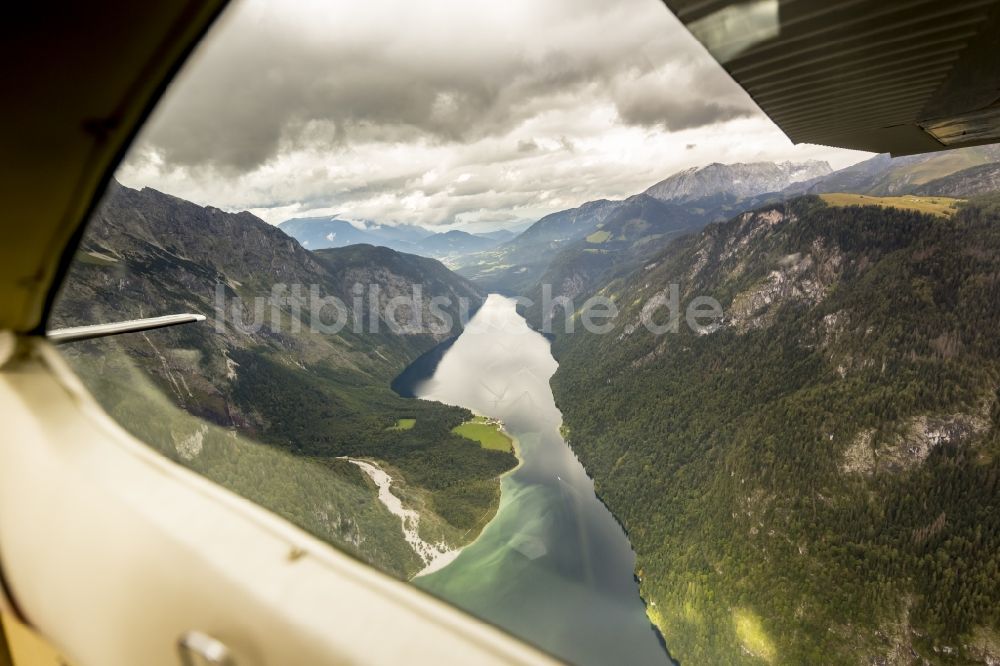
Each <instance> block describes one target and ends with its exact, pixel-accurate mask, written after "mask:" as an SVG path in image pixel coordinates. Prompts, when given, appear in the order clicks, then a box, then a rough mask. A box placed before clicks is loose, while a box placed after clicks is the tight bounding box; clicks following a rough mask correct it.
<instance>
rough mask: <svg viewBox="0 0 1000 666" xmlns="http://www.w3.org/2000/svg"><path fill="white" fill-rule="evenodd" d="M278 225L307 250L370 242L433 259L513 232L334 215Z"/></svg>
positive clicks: (500, 239) (483, 247) (472, 250)
mask: <svg viewBox="0 0 1000 666" xmlns="http://www.w3.org/2000/svg"><path fill="white" fill-rule="evenodd" d="M278 228H279V229H281V230H282V231H284V232H285V233H286V234H288V235H289V236H291V237H292V238H294V239H295V240H297V241H299V243H300V244H301V245H302V247H304V248H306V249H309V250H322V249H325V248H332V247H347V246H350V245H374V246H378V247H388V248H391V249H393V250H398V251H400V252H408V253H410V254H418V255H421V256H424V257H432V258H434V259H453V258H455V257H460V256H463V255H466V254H472V253H475V252H482V251H483V250H488V249H490V248H492V247H495V246H496V245H498V244H499V243H502V242H504V241H508V240H510V239H512V238H514V237H515V236H516V234H515V233H514V232H512V231H508V230H506V229H500V230H498V231H491V232H488V233H484V234H470V233H468V232H466V231H461V230H458V229H456V230H453V231H443V232H440V233H431V232H429V231H427V230H426V229H424V228H423V227H418V226H415V225H406V224H401V225H388V224H386V225H377V224H367V225H365V226H364V228H363V229H362V228H359V226H358V225H357V224H355V223H352V222H348V221H347V220H341V219H338V218H337V217H336V216H333V217H298V218H293V219H291V220H285V221H284V222H282V223H281V224H279V225H278Z"/></svg>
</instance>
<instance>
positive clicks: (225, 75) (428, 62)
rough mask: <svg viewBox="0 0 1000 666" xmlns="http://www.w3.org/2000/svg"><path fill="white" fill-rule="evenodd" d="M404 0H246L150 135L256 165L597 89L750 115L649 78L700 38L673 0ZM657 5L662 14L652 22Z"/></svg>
mask: <svg viewBox="0 0 1000 666" xmlns="http://www.w3.org/2000/svg"><path fill="white" fill-rule="evenodd" d="M400 4H401V3H395V4H393V5H386V3H384V2H373V3H366V4H361V3H340V2H334V3H330V4H328V5H326V6H324V8H323V10H322V11H317V10H316V9H315V8H310V7H311V6H310V5H305V9H301V11H299V13H296V10H295V9H294V8H292V9H289V6H286V5H284V4H281V5H280V7H277V6H269V5H267V4H262V3H255V2H253V0H250V1H249V2H247V3H245V4H241V5H237V6H235V7H234V8H233V9H232V10H230V13H229V14H228V15H227V16H226V17H225V18H224V20H223V23H222V25H221V26H220V27H219V28H218V29H217V33H219V37H218V38H217V39H213V38H212V36H210V38H209V39H208V40H207V42H206V45H205V47H204V48H203V49H201V50H200V51H199V53H198V54H197V55H196V57H195V59H194V60H193V62H192V64H191V65H190V66H189V67H188V68H187V70H186V71H185V72H184V74H183V75H182V77H181V78H180V80H179V82H178V83H177V84H176V85H175V86H174V88H173V89H172V90H171V94H170V95H169V96H168V97H167V99H166V101H165V102H164V104H163V107H162V108H161V109H160V110H159V111H158V113H157V114H156V115H155V117H154V119H153V121H152V123H151V125H150V127H149V129H148V131H147V132H146V133H145V135H144V136H143V139H144V141H145V142H146V145H148V146H150V147H153V148H155V149H156V150H157V151H158V153H159V154H160V156H161V157H162V158H163V159H164V160H165V161H166V162H167V163H168V164H171V165H176V166H194V165H212V166H214V167H217V168H219V169H222V170H226V171H230V172H236V173H240V172H246V171H250V170H253V169H255V168H257V167H259V166H260V165H261V164H263V163H265V162H267V161H268V160H269V159H271V158H273V157H275V156H276V155H278V154H279V153H281V152H282V151H287V150H292V149H295V148H299V147H302V146H303V145H309V146H311V147H313V148H326V149H329V150H337V149H339V148H342V147H343V146H346V145H350V144H351V143H354V142H359V141H373V140H374V141H399V142H412V141H417V140H431V141H441V142H449V141H455V142H461V141H473V140H476V139H478V138H481V137H484V136H493V135H500V134H502V133H504V132H505V131H508V130H509V129H511V128H512V127H514V126H516V125H517V124H518V123H520V122H522V121H523V120H525V119H526V118H528V117H531V116H532V115H533V114H534V113H536V112H537V111H538V110H539V108H541V107H546V106H551V105H552V104H559V103H564V104H566V103H573V100H572V99H571V98H572V97H573V96H574V95H576V94H579V93H580V92H581V91H584V90H590V91H591V93H592V94H593V91H601V90H608V91H618V92H617V93H615V96H616V99H615V100H614V103H615V104H616V105H617V107H618V109H619V114H620V116H621V119H622V120H623V121H624V122H626V123H632V124H642V125H652V124H657V123H660V124H663V125H664V126H665V127H669V128H671V129H684V128H690V127H695V126H698V125H699V124H706V123H712V122H716V121H718V120H726V119H729V118H733V117H737V116H738V115H740V114H741V111H740V110H739V109H738V108H737V107H733V106H731V105H726V104H719V103H717V102H713V101H711V100H705V99H700V98H699V97H698V95H697V94H695V92H694V91H688V94H685V95H684V97H683V98H680V99H679V98H676V97H673V98H665V95H667V94H672V95H676V88H675V89H674V90H673V91H669V90H665V89H662V88H661V87H659V86H656V87H650V86H647V87H646V88H643V81H644V80H645V79H647V78H648V77H650V76H653V75H655V73H656V72H657V71H658V70H659V69H660V68H662V67H663V66H664V63H669V62H674V61H677V62H681V61H685V60H686V59H687V58H688V57H689V53H690V52H691V49H692V41H691V40H690V38H689V37H688V36H687V35H686V34H685V33H683V32H682V31H681V29H679V28H678V26H677V25H676V22H675V21H674V20H673V19H672V17H669V16H668V15H667V13H666V9H665V8H663V6H662V5H660V4H659V3H658V2H657V0H627V1H625V2H619V3H605V2H599V1H596V0H587V1H585V2H580V1H578V0H577V1H574V0H555V1H550V2H546V3H542V5H539V4H538V3H536V2H534V0H531V1H528V0H520V1H518V0H514V1H512V2H508V3H499V4H498V3H491V4H490V5H482V4H479V3H467V2H458V1H456V0H443V1H442V2H437V3H431V4H426V5H423V4H422V3H416V4H418V5H421V6H422V7H424V9H423V10H421V9H420V8H419V7H417V8H410V9H409V10H407V11H409V13H408V14H406V15H405V16H400V15H399V14H400V12H401V11H402V10H401V9H400ZM411 4H413V3H411ZM470 5H475V6H474V7H471V6H470ZM389 9H394V10H395V11H392V12H390V11H388V10H389ZM380 12H381V13H380ZM651 12H656V13H657V14H658V15H662V18H663V21H662V23H660V24H658V25H657V24H655V22H654V24H652V25H650V21H649V20H648V16H649V15H650V13H651ZM651 80H652V81H653V82H654V83H657V84H662V83H663V82H662V81H661V80H658V79H651ZM560 96H562V101H560ZM567 98H569V99H567ZM526 141H528V140H526ZM524 145H525V146H527V145H528V144H527V143H524Z"/></svg>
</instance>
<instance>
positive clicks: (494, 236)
mask: <svg viewBox="0 0 1000 666" xmlns="http://www.w3.org/2000/svg"><path fill="white" fill-rule="evenodd" d="M529 226H530V225H529ZM522 231H523V230H522ZM519 233H520V231H511V230H510V229H497V230H496V231H487V232H485V233H477V234H474V235H476V236H480V237H482V238H489V239H491V240H495V241H497V242H499V243H503V242H506V241H509V240H510V239H512V238H513V237H514V236H516V235H518V234H519Z"/></svg>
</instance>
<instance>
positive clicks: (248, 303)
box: [52, 184, 516, 576]
mask: <svg viewBox="0 0 1000 666" xmlns="http://www.w3.org/2000/svg"><path fill="white" fill-rule="evenodd" d="M355 284H361V285H362V286H363V287H365V292H366V293H365V297H366V299H367V300H366V301H365V306H364V307H363V308H361V310H360V314H359V315H358V316H359V317H360V320H359V321H355V316H356V315H355V311H354V310H353V309H352V307H351V306H352V299H353V297H354V285H355ZM415 284H417V285H421V286H422V288H423V293H422V295H421V298H422V300H423V301H424V303H425V304H426V302H427V301H428V300H429V299H431V298H434V297H435V296H446V297H449V298H451V299H452V305H451V306H448V307H447V308H445V310H447V312H448V313H449V315H450V316H451V317H452V319H453V323H454V325H453V328H452V329H451V330H449V331H433V330H430V329H429V328H427V329H421V330H414V331H412V332H408V331H403V332H397V331H393V330H392V329H391V327H390V326H389V325H388V324H387V323H386V322H385V321H381V320H380V319H379V317H380V314H379V313H380V312H384V309H383V308H382V307H381V306H384V305H385V303H386V302H387V301H388V299H390V298H394V297H407V296H412V287H413V285H415ZM295 285H299V286H300V287H301V290H300V291H299V294H300V295H298V296H296V295H295V292H294V286H295ZM314 287H315V289H316V290H317V293H318V295H319V296H320V297H321V298H327V297H336V298H338V299H340V300H341V301H342V302H343V303H344V304H345V306H346V308H347V316H348V318H349V320H348V321H347V323H346V325H345V326H344V327H343V328H342V329H341V330H340V331H339V332H336V333H333V332H329V333H327V332H323V331H322V330H314V329H313V327H312V326H311V323H312V322H311V317H312V316H313V315H314V313H313V311H312V309H311V307H310V303H309V301H308V300H307V299H308V298H309V297H310V290H311V289H312V288H314ZM371 287H377V288H378V290H377V293H375V295H374V296H373V295H372V293H373V292H372V291H371ZM220 297H221V298H222V301H223V303H222V309H224V310H225V314H224V316H223V313H221V312H219V309H220V303H219V298H220ZM459 298H465V299H467V300H468V302H469V307H470V309H471V310H474V309H475V308H477V307H478V306H479V305H480V304H481V303H482V301H483V295H482V293H481V292H480V291H479V290H478V289H477V288H476V287H475V286H473V285H472V284H471V283H469V282H468V281H466V280H464V279H462V278H460V277H458V276H457V275H454V274H453V273H451V272H450V271H448V270H447V269H446V268H445V267H444V266H443V265H441V264H440V263H439V262H437V261H435V260H432V259H425V258H423V257H415V256H411V255H406V254H402V253H398V252H395V251H393V250H389V249H387V248H376V247H372V246H367V245H365V246H354V247H350V248H342V249H333V250H324V251H323V252H322V253H321V254H320V253H312V252H309V251H307V250H305V249H303V248H302V247H301V246H300V245H299V244H298V243H297V242H295V240H294V239H292V238H290V237H288V236H286V235H285V234H284V233H283V232H281V231H280V230H278V229H276V228H274V227H272V226H270V225H268V224H266V223H265V222H263V221H262V220H259V219H258V218H256V217H254V216H252V215H250V214H249V213H239V214H231V213H225V212H223V211H220V210H218V209H214V208H207V207H201V206H197V205H195V204H192V203H190V202H187V201H183V200H181V199H177V198H174V197H170V196H168V195H165V194H162V193H159V192H156V191H154V190H148V189H147V190H142V191H136V190H131V189H129V188H124V187H121V186H118V185H116V184H113V185H112V187H111V188H110V190H109V192H108V194H107V195H106V197H105V198H104V200H103V202H102V203H101V205H100V207H99V208H98V209H97V211H96V212H95V215H94V217H93V218H92V220H91V222H90V226H89V228H88V231H87V234H86V236H85V237H84V239H83V242H82V245H81V248H80V251H79V252H78V255H77V260H76V261H75V262H74V264H73V265H72V267H71V271H70V274H69V276H68V277H67V280H66V282H65V285H64V288H63V291H62V294H61V295H60V297H59V299H58V301H57V303H56V306H55V309H54V313H53V321H52V325H53V326H54V327H59V326H76V325H84V324H92V323H99V322H109V321H120V320H124V319H133V318H139V317H148V316H154V315H161V314H167V313H176V312H189V311H190V312H200V313H203V314H206V315H208V316H209V321H207V322H204V323H200V324H192V325H187V326H181V327H176V328H171V329H164V330H158V331H150V332H147V333H140V334H132V335H123V336H118V337H115V338H106V339H100V340H94V341H90V342H83V343H77V344H74V345H69V346H67V347H64V348H63V349H64V351H65V354H66V356H67V358H68V360H69V361H70V363H71V365H72V366H73V367H74V369H76V371H77V372H78V373H79V374H80V376H81V377H82V379H83V380H84V381H85V383H86V384H87V386H88V387H89V388H90V390H91V391H92V392H93V394H94V395H95V397H96V398H97V399H98V400H99V401H100V402H101V403H102V405H103V406H104V407H105V409H106V410H107V411H108V412H109V413H110V414H111V415H112V416H113V417H115V418H116V419H117V420H118V421H119V423H121V424H122V425H123V426H124V427H126V428H127V429H128V430H130V431H131V432H133V433H134V434H135V435H137V436H138V437H139V438H140V439H142V440H144V441H146V442H148V443H149V444H151V445H152V446H153V447H155V448H156V449H157V450H159V451H160V452H161V453H163V454H164V455H166V456H167V457H169V458H171V459H173V460H175V461H177V462H179V463H181V464H184V465H185V466H187V467H190V468H192V469H194V470H196V471H198V472H200V473H202V474H204V475H205V476H207V477H208V478H211V479H213V480H215V481H217V482H219V483H220V484H222V485H224V486H226V487H228V488H230V489H233V490H235V491H237V492H239V493H240V494H242V495H244V496H245V497H247V498H249V499H251V500H253V501H255V502H257V503H259V504H261V505H262V506H265V507H267V508H269V509H272V510H274V511H275V512H277V513H279V514H281V515H283V516H285V517H286V518H288V519H290V520H292V521H293V522H295V523H297V524H299V525H300V526H302V527H304V528H306V529H308V530H310V531H311V532H313V533H314V534H316V535H317V536H319V537H321V538H323V539H325V540H327V541H329V542H331V543H333V544H335V545H337V546H339V547H341V548H344V549H346V550H348V551H349V552H352V553H354V554H355V555H357V556H359V557H361V558H363V559H366V560H368V561H370V562H373V563H375V564H377V565H378V566H379V567H381V568H383V569H386V570H388V571H390V572H392V573H395V574H397V575H400V576H409V575H412V574H414V573H416V572H417V571H419V570H420V569H422V568H423V566H424V564H425V563H423V562H421V561H420V559H419V558H418V557H417V556H416V555H415V553H414V552H413V550H412V549H411V548H410V547H409V546H408V545H407V543H406V542H405V541H404V539H403V534H402V531H401V528H400V522H399V519H398V517H396V516H393V515H391V514H390V513H389V512H388V510H386V508H385V507H384V506H382V505H381V504H380V503H379V502H378V500H377V496H376V490H375V488H374V486H373V485H372V483H371V481H370V480H369V479H368V477H367V476H365V475H364V474H363V473H362V472H361V471H359V469H358V468H357V467H356V466H354V465H351V464H350V463H348V462H346V461H344V460H340V459H339V458H341V457H344V456H351V457H364V458H368V459H371V460H374V461H377V462H378V463H379V464H380V465H382V466H383V467H384V468H385V469H387V470H392V476H393V480H394V484H393V488H394V492H397V493H402V494H404V495H405V497H403V500H404V502H406V503H407V506H410V507H413V508H417V509H418V510H420V512H421V517H422V519H421V521H420V530H421V532H422V533H423V537H424V539H425V540H426V541H428V542H430V543H439V542H444V543H446V544H450V545H459V544H463V543H466V542H467V541H468V540H470V539H471V538H473V537H474V536H475V534H476V533H477V532H478V530H479V529H481V528H482V525H483V516H484V515H486V516H487V517H488V516H489V515H492V513H493V511H495V509H496V506H497V504H498V498H499V481H498V477H499V475H500V474H501V473H503V472H504V471H506V470H508V469H510V468H512V467H513V466H514V465H515V464H516V458H515V457H514V456H513V455H511V454H509V453H506V452H502V451H488V450H484V449H482V448H481V447H479V446H478V445H477V444H475V443H474V442H470V441H468V440H467V439H465V438H463V437H461V436H459V435H456V434H454V433H452V432H451V430H452V428H454V427H456V426H458V425H459V424H461V423H462V422H464V421H465V420H467V419H469V418H471V414H470V413H469V412H468V411H467V410H464V409H460V408H457V407H450V406H446V405H442V404H438V403H429V402H421V401H415V400H406V399H404V398H401V397H399V396H397V395H396V394H395V393H393V392H392V390H391V389H390V382H391V381H392V379H393V377H395V376H396V375H397V374H398V373H399V372H400V371H401V370H403V368H405V367H406V365H407V364H409V363H410V362H412V361H413V360H414V359H416V358H417V357H418V356H419V355H420V354H422V353H424V352H426V351H427V350H428V349H430V348H432V347H433V346H434V345H436V344H437V343H438V342H440V341H441V340H443V339H445V338H447V337H448V336H450V335H456V334H457V333H458V332H459V331H460V322H461V312H460V306H459V303H458V299H459ZM256 299H262V300H261V307H260V308H257V305H256V302H255V301H256ZM372 299H374V301H376V302H377V305H378V306H380V307H377V308H376V309H375V316H374V317H373V315H372V311H371V309H370V308H369V307H368V304H369V303H370V302H372ZM234 308H235V309H234ZM404 314H405V313H404ZM319 316H321V317H325V318H326V319H327V320H329V319H332V315H331V313H330V312H326V313H325V314H324V313H320V315H319ZM262 317H263V318H262ZM374 319H379V320H378V321H374ZM326 323H329V321H327V322H326ZM356 324H357V325H356ZM374 324H378V330H377V331H376V332H372V331H373V328H374V326H373V325H374ZM407 418H409V419H414V418H415V419H416V422H415V427H413V428H412V429H409V430H405V431H403V430H393V429H392V426H393V425H394V424H396V423H397V422H398V421H399V420H400V419H407Z"/></svg>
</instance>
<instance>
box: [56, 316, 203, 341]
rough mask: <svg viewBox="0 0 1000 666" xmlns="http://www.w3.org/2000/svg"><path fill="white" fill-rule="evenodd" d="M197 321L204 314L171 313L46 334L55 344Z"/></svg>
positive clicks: (76, 327) (58, 329)
mask: <svg viewBox="0 0 1000 666" xmlns="http://www.w3.org/2000/svg"><path fill="white" fill-rule="evenodd" d="M197 321H205V315H200V314H191V313H186V314H173V315H166V316H163V317H149V318H147V319H132V320H129V321H118V322H114V323H111V324H95V325H93V326H74V327H72V328H57V329H55V330H53V331H49V332H48V333H47V334H46V336H45V337H46V338H48V340H49V342H51V343H52V344H56V345H61V344H66V343H67V342H77V341H78V340H91V339H93V338H103V337H105V336H108V335H119V334H120V333H136V332H138V331H148V330H151V329H154V328H166V327H167V326H177V325H178V324H193V323H194V322H197Z"/></svg>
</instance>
